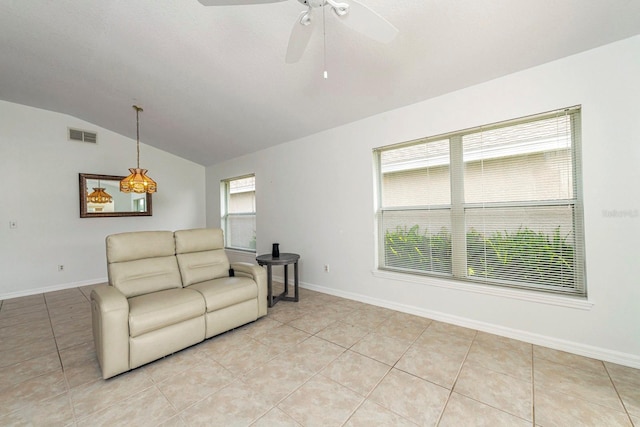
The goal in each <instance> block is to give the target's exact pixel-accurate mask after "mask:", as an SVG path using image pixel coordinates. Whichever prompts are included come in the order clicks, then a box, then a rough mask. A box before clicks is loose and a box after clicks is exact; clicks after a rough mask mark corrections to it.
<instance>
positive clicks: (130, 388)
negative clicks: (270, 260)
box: [0, 287, 640, 427]
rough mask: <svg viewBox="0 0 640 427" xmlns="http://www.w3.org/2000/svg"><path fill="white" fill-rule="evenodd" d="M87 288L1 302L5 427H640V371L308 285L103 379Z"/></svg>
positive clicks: (0, 404) (0, 397) (0, 417)
mask: <svg viewBox="0 0 640 427" xmlns="http://www.w3.org/2000/svg"><path fill="white" fill-rule="evenodd" d="M90 291H91V287H82V288H75V289H69V290H64V291H58V292H50V293H46V294H40V295H34V296H29V297H23V298H15V299H10V300H6V301H1V302H0V304H1V305H0V425H2V426H9V425H54V426H67V425H73V426H75V425H77V426H89V425H109V426H114V425H127V426H146V425H150V426H155V425H163V426H185V425H206V426H218V425H219V426H244V425H253V426H342V425H344V426H367V427H369V426H378V425H382V426H384V425H386V426H415V425H427V426H431V425H440V426H456V427H457V426H480V425H482V426H534V425H535V426H538V425H539V426H579V425H580V426H582V425H592V426H631V425H633V423H635V425H636V426H640V370H637V369H632V368H627V367H623V366H619V365H614V364H611V363H606V362H602V361H598V360H593V359H588V358H585V357H580V356H576V355H572V354H568V353H564V352H560V351H556V350H551V349H548V348H543V347H538V346H535V345H531V344H527V343H524V342H520V341H515V340H511V339H507V338H503V337H499V336H495V335H491V334H487V333H483V332H478V331H474V330H470V329H465V328H461V327H458V326H453V325H449V324H446V323H441V322H437V321H432V320H429V319H425V318H421V317H417V316H412V315H408V314H405V313H400V312H395V311H392V310H388V309H385V308H380V307H375V306H371V305H367V304H363V303H360V302H356V301H351V300H346V299H342V298H337V297H334V296H330V295H326V294H321V293H317V292H312V291H309V290H304V289H303V290H301V300H300V302H298V303H292V302H285V301H282V302H279V303H278V304H277V305H276V306H275V307H274V308H273V309H269V314H268V316H266V317H264V318H262V319H260V320H258V321H256V322H254V323H252V324H249V325H246V326H244V327H242V328H238V329H236V330H234V331H231V332H228V333H226V334H223V335H220V336H218V337H214V338H212V339H209V340H207V341H204V342H202V343H200V344H198V345H195V346H193V347H190V348H188V349H185V350H183V351H181V352H179V353H176V354H174V355H171V356H169V357H166V358H164V359H161V360H158V361H156V362H153V363H150V364H148V365H146V366H143V367H141V368H139V369H136V370H133V371H131V372H128V373H125V374H122V375H119V376H117V377H115V378H113V379H110V380H107V381H104V380H102V379H101V377H100V371H99V368H98V363H97V360H96V356H95V351H94V348H93V338H92V335H91V315H90V307H89V299H88V298H89V293H90Z"/></svg>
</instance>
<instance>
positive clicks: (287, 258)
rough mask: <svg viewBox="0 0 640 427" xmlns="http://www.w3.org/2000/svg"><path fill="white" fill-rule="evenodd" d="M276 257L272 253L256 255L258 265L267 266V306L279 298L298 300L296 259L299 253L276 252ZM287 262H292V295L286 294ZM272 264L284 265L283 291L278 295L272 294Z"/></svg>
mask: <svg viewBox="0 0 640 427" xmlns="http://www.w3.org/2000/svg"><path fill="white" fill-rule="evenodd" d="M278 255H279V256H278V257H274V256H273V255H272V254H264V255H259V256H257V257H256V261H257V262H258V265H263V266H264V265H266V266H267V303H268V305H269V307H273V305H274V304H275V303H277V302H278V301H280V300H283V301H295V302H298V301H299V297H298V295H299V294H298V260H299V259H300V255H298V254H289V253H283V254H278ZM289 264H293V278H294V279H293V283H294V296H293V297H290V296H288V293H289ZM274 265H282V266H284V292H282V293H281V294H278V295H273V278H272V275H271V274H272V271H271V270H272V267H273V266H274Z"/></svg>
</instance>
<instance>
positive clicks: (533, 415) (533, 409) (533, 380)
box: [530, 344, 536, 427]
mask: <svg viewBox="0 0 640 427" xmlns="http://www.w3.org/2000/svg"><path fill="white" fill-rule="evenodd" d="M530 345H531V422H532V424H531V425H532V426H534V427H535V425H536V373H535V372H536V371H535V356H534V354H535V352H534V348H533V344H530Z"/></svg>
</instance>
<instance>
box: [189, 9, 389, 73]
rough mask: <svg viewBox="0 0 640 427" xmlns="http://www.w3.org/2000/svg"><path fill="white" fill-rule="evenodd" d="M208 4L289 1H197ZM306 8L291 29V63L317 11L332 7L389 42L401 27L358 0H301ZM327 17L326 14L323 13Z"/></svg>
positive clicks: (296, 58) (353, 24)
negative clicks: (342, 0) (339, 0)
mask: <svg viewBox="0 0 640 427" xmlns="http://www.w3.org/2000/svg"><path fill="white" fill-rule="evenodd" d="M198 1H199V2H200V3H202V4H203V5H205V6H236V5H247V4H263V3H278V2H282V1H286V0H198ZM298 1H299V2H300V3H302V4H303V5H305V6H306V7H307V10H305V11H304V12H302V13H301V14H300V16H299V17H298V19H297V20H296V22H295V24H294V25H293V29H292V30H291V36H290V37H289V46H288V47H287V55H286V57H285V60H286V62H287V63H288V64H292V63H295V62H298V61H299V60H300V58H301V57H302V54H303V53H304V51H305V49H306V47H307V44H309V39H310V38H311V34H312V33H313V30H314V29H315V28H316V27H317V25H316V18H315V17H314V16H313V15H314V13H318V9H321V10H322V12H323V13H324V7H325V6H329V7H330V8H331V9H332V10H333V12H334V13H335V15H336V16H337V17H338V20H339V21H340V22H342V23H343V24H345V25H346V26H347V27H350V28H351V29H353V30H355V31H358V32H360V33H362V34H364V35H365V36H367V37H369V38H371V39H373V40H376V41H379V42H382V43H389V42H390V41H391V40H393V38H394V37H395V36H396V34H398V29H397V28H396V27H394V26H393V25H392V24H391V23H390V22H389V21H387V20H386V19H384V18H383V17H382V16H380V15H378V14H377V13H376V12H374V11H373V10H371V9H370V8H368V7H367V6H365V5H363V4H362V3H360V2H358V1H356V0H347V1H348V2H338V1H336V0H298ZM323 17H324V15H323Z"/></svg>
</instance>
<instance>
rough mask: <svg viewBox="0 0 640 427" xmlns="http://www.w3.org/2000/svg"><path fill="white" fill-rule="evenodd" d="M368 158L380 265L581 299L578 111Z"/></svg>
mask: <svg viewBox="0 0 640 427" xmlns="http://www.w3.org/2000/svg"><path fill="white" fill-rule="evenodd" d="M375 158H376V161H377V168H378V171H379V172H378V190H379V202H378V210H377V223H378V229H379V232H378V236H379V237H378V239H379V250H378V253H379V260H378V265H379V268H381V269H386V270H394V271H399V272H403V273H408V274H425V275H435V276H440V277H451V278H455V279H458V280H467V281H472V282H479V283H483V284H490V285H497V286H507V287H517V288H526V289H534V290H540V291H547V292H556V293H564V294H571V295H580V296H584V295H586V286H585V275H584V234H583V225H582V224H583V219H582V218H583V213H582V197H581V179H580V160H579V159H580V109H579V108H577V107H576V108H569V109H563V110H558V111H554V112H551V113H546V114H541V115H537V116H534V117H527V118H523V119H518V120H512V121H509V122H505V123H498V124H494V125H490V126H483V127H481V128H474V129H468V130H464V131H459V132H453V133H451V134H447V135H443V136H438V137H433V138H425V139H422V140H419V141H412V142H408V143H406V144H402V145H395V146H389V147H382V148H379V149H377V150H375Z"/></svg>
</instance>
